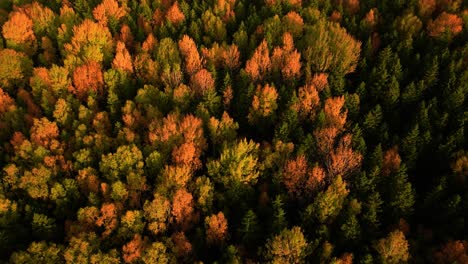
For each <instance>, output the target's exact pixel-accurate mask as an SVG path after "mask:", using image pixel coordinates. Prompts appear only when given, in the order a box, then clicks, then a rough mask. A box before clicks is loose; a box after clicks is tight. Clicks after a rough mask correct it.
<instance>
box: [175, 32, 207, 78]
mask: <svg viewBox="0 0 468 264" xmlns="http://www.w3.org/2000/svg"><path fill="white" fill-rule="evenodd" d="M179 49H180V52H181V53H182V55H183V56H184V57H185V69H186V71H187V73H188V74H190V75H192V74H194V73H196V72H198V71H199V70H200V69H201V68H202V64H203V63H202V60H201V58H200V54H199V53H198V50H197V45H196V44H195V41H193V39H192V38H190V37H189V36H187V35H184V36H183V37H182V39H181V40H179Z"/></svg>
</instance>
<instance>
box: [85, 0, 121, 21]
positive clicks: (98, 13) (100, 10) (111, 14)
mask: <svg viewBox="0 0 468 264" xmlns="http://www.w3.org/2000/svg"><path fill="white" fill-rule="evenodd" d="M126 13H127V12H126V11H125V9H124V8H123V7H119V3H118V2H117V1H116V0H104V1H102V3H101V4H99V5H97V6H96V7H95V8H94V10H93V16H94V18H95V19H96V20H97V21H98V22H99V24H101V25H103V26H105V25H107V23H108V22H109V19H110V18H114V19H116V20H119V19H121V18H122V17H124V16H125V15H126Z"/></svg>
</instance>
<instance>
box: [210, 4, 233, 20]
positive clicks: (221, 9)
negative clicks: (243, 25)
mask: <svg viewBox="0 0 468 264" xmlns="http://www.w3.org/2000/svg"><path fill="white" fill-rule="evenodd" d="M235 5H236V0H217V1H216V4H215V6H214V13H215V14H219V15H220V16H222V19H223V21H224V22H228V21H229V20H231V19H233V18H234V17H235V13H234V8H235Z"/></svg>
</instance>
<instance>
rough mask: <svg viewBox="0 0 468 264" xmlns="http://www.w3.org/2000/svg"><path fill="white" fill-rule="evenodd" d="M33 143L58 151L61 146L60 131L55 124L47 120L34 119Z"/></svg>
mask: <svg viewBox="0 0 468 264" xmlns="http://www.w3.org/2000/svg"><path fill="white" fill-rule="evenodd" d="M30 134H31V141H32V142H33V143H35V144H37V145H39V146H43V147H46V148H50V149H57V148H58V146H59V144H60V143H59V141H58V140H57V139H58V136H59V129H58V127H57V124H56V123H55V122H50V121H49V120H48V119H47V118H45V117H43V118H41V119H34V125H33V126H32V127H31V131H30Z"/></svg>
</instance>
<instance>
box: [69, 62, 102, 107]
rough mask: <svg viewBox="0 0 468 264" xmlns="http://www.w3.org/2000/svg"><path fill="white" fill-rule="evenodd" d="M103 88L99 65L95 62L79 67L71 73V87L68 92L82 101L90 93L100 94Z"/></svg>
mask: <svg viewBox="0 0 468 264" xmlns="http://www.w3.org/2000/svg"><path fill="white" fill-rule="evenodd" d="M103 88H104V78H103V74H102V70H101V65H100V64H99V63H97V62H95V61H91V62H88V63H86V64H85V65H82V66H79V67H77V68H76V69H75V71H74V72H73V86H71V87H70V88H69V90H70V92H71V93H73V94H75V95H76V96H77V97H78V98H79V99H81V100H84V99H86V97H87V96H88V95H89V94H90V93H96V94H100V93H102V91H103Z"/></svg>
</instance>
